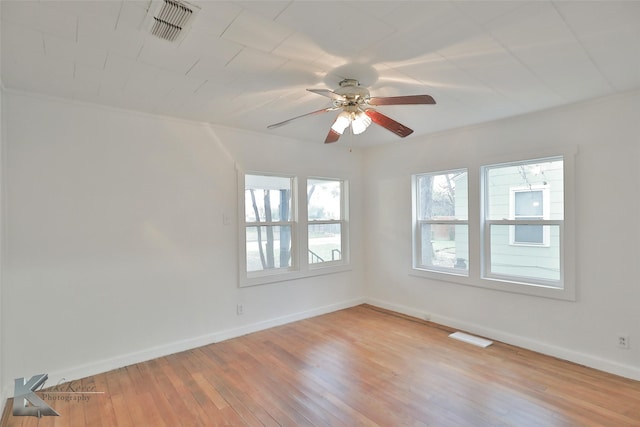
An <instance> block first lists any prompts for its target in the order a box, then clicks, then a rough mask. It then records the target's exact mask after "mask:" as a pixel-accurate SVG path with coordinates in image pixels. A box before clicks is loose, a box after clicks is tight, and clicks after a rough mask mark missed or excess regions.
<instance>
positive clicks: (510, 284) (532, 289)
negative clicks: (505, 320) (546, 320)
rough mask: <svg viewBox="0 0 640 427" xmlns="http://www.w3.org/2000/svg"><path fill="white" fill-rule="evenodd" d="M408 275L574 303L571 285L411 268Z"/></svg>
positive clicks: (573, 292) (573, 291)
mask: <svg viewBox="0 0 640 427" xmlns="http://www.w3.org/2000/svg"><path fill="white" fill-rule="evenodd" d="M409 275H410V276H413V277H419V278H423V279H429V280H435V281H439V282H447V283H453V284H458V285H465V286H473V287H476V288H484V289H491V290H494V291H501V292H509V293H515V294H521V295H529V296H535V297H542V298H551V299H558V300H565V301H575V300H576V298H575V290H574V287H573V284H567V283H565V284H564V287H563V288H560V287H553V286H547V285H541V284H533V283H523V282H516V281H509V280H503V279H492V278H479V277H470V276H466V275H461V274H454V273H443V272H436V271H429V270H422V269H416V268H411V269H410V270H409Z"/></svg>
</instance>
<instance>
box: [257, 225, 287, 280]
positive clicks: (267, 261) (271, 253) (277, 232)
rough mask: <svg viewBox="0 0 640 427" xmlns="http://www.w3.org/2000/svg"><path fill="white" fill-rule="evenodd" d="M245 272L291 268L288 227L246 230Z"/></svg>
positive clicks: (264, 227) (265, 227) (263, 227)
mask: <svg viewBox="0 0 640 427" xmlns="http://www.w3.org/2000/svg"><path fill="white" fill-rule="evenodd" d="M246 242H247V271H261V270H270V269H274V268H287V267H291V227H290V226H261V227H255V226H250V227H247V228H246Z"/></svg>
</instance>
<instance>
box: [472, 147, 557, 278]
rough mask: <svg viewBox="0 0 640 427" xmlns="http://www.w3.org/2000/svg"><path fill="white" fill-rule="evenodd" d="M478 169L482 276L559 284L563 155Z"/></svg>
mask: <svg viewBox="0 0 640 427" xmlns="http://www.w3.org/2000/svg"><path fill="white" fill-rule="evenodd" d="M482 170H483V177H484V194H485V198H484V199H483V201H482V202H483V205H484V213H485V215H484V218H485V220H484V223H483V228H482V231H483V236H482V238H483V240H484V242H485V244H484V246H483V249H484V250H483V253H482V255H483V259H484V263H483V277H485V278H490V279H499V280H507V281H514V282H519V283H525V284H530V285H538V286H549V287H556V288H562V286H563V284H562V274H561V272H562V244H563V243H562V238H563V223H564V203H563V200H564V179H563V170H564V164H563V159H562V157H553V158H545V159H536V160H527V161H522V162H513V163H504V164H498V165H491V166H485V167H483V168H482Z"/></svg>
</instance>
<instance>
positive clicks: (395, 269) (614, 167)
mask: <svg viewBox="0 0 640 427" xmlns="http://www.w3.org/2000/svg"><path fill="white" fill-rule="evenodd" d="M639 113H640V92H634V93H627V94H623V95H618V96H614V97H610V98H605V99H599V100H594V101H591V102H589V103H585V104H580V105H574V106H571V107H566V108H562V109H557V110H553V111H547V112H541V113H537V114H531V115H527V116H521V117H517V118H513V119H509V120H503V121H499V122H495V123H490V124H485V125H482V126H475V127H469V128H465V129H460V130H457V131H453V132H447V133H442V134H438V135H433V136H430V137H427V138H422V139H418V138H415V139H413V140H407V141H404V142H402V143H400V142H399V143H398V144H393V145H389V146H382V147H378V148H375V149H370V150H368V151H367V152H366V156H365V176H366V177H367V186H366V195H365V207H364V210H365V212H366V213H367V214H366V215H365V218H366V224H365V227H366V229H367V230H369V231H374V230H375V231H376V232H375V233H368V234H367V236H368V240H367V241H365V248H367V253H366V260H367V261H366V266H367V269H366V276H365V283H366V284H367V295H368V296H369V298H370V301H371V302H372V303H374V304H378V305H380V306H384V307H387V308H391V309H395V310H398V311H401V312H405V313H407V314H412V315H418V316H419V315H421V314H423V313H429V314H431V316H432V320H434V321H436V322H439V323H443V324H448V325H451V326H454V327H457V328H462V329H466V330H469V331H471V332H473V333H477V334H482V335H485V336H489V337H490V338H494V339H497V340H501V341H506V342H510V343H513V344H517V345H520V346H523V347H528V348H532V349H534V350H538V351H542V352H544V353H548V354H552V355H556V356H559V357H562V358H565V359H569V360H573V361H576V362H578V363H583V364H587V365H590V366H594V367H596V368H599V369H603V370H608V371H610V372H614V373H618V374H621V375H626V376H629V377H632V378H636V379H640V305H639V302H640V286H639V279H638V277H639V274H638V273H639V272H640V271H639V265H640V262H639V261H640V257H639V256H638V255H639V253H640V251H639V250H638V242H639V241H640V222H639V221H638V218H640V203H639V197H638V195H639V194H640V191H639V190H640V168H639V167H638V166H639V165H640V144H638V135H640V124H639V123H640V121H639V120H638V114H639ZM571 145H574V146H578V150H579V152H578V155H577V157H576V168H577V170H576V194H575V198H576V203H577V205H576V212H577V221H576V232H577V241H576V248H577V249H576V250H577V253H576V255H577V262H576V270H577V271H576V273H577V301H576V302H566V301H559V300H553V299H545V298H540V297H532V296H525V295H518V294H512V293H506V292H500V291H493V290H487V289H480V288H475V287H468V286H463V285H458V284H453V283H448V282H443V281H436V280H428V279H424V278H418V277H414V276H409V274H408V273H409V268H410V265H411V225H410V221H411V194H410V174H411V173H417V172H429V171H439V170H444V169H448V168H457V167H464V166H465V162H469V161H470V160H471V159H474V158H475V159H478V158H480V159H486V161H487V162H488V163H491V162H492V161H495V158H496V156H502V155H503V154H508V153H516V154H520V153H525V154H526V153H531V152H535V150H536V149H537V148H541V147H563V146H571ZM492 159H493V160H492ZM618 333H628V334H630V337H631V339H630V342H631V349H630V350H622V349H619V348H618V347H617V338H616V334H618Z"/></svg>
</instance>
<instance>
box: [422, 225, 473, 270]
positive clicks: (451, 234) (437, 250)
mask: <svg viewBox="0 0 640 427" xmlns="http://www.w3.org/2000/svg"><path fill="white" fill-rule="evenodd" d="M420 227H421V230H420V231H421V233H420V235H421V242H420V243H421V255H422V257H421V258H422V259H421V260H420V263H421V265H422V266H424V267H426V268H430V267H436V268H445V269H455V270H457V271H459V272H465V273H466V271H467V270H468V268H469V241H468V226H467V225H466V224H465V225H453V224H421V226H420Z"/></svg>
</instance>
